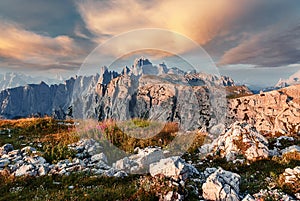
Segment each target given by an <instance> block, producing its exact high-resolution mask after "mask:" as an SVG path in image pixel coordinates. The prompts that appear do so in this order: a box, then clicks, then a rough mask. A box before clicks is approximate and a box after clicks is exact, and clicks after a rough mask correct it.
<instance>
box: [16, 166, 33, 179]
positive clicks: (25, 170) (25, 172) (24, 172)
mask: <svg viewBox="0 0 300 201" xmlns="http://www.w3.org/2000/svg"><path fill="white" fill-rule="evenodd" d="M35 175H36V171H35V168H34V166H33V165H32V164H29V165H22V166H21V167H20V168H19V169H17V171H16V172H15V176H16V177H20V176H35Z"/></svg>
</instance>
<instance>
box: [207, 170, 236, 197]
mask: <svg viewBox="0 0 300 201" xmlns="http://www.w3.org/2000/svg"><path fill="white" fill-rule="evenodd" d="M240 179H241V178H240V176H239V175H238V174H236V173H232V172H229V171H225V170H223V169H222V168H219V169H217V170H216V171H215V172H214V173H212V174H211V175H210V176H209V177H208V178H207V179H206V182H205V183H204V184H203V186H202V190H203V197H204V199H206V200H224V201H227V200H228V201H235V200H239V196H238V194H239V191H240V188H239V184H240Z"/></svg>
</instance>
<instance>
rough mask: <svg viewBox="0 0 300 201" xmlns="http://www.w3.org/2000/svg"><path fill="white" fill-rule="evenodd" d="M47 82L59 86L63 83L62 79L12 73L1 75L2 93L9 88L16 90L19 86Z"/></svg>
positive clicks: (0, 87)
mask: <svg viewBox="0 0 300 201" xmlns="http://www.w3.org/2000/svg"><path fill="white" fill-rule="evenodd" d="M42 81H43V82H45V83H47V84H58V83H62V82H63V79H62V77H57V78H56V79H55V78H53V79H51V78H47V77H41V76H38V77H33V76H29V75H25V74H23V73H16V72H10V73H5V74H0V91H2V90H4V89H8V88H14V87H19V86H25V85H27V84H38V83H40V82H42Z"/></svg>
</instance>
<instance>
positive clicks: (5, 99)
mask: <svg viewBox="0 0 300 201" xmlns="http://www.w3.org/2000/svg"><path fill="white" fill-rule="evenodd" d="M98 78H99V76H98V75H97V76H91V77H78V78H76V79H74V78H71V79H69V80H67V81H66V82H65V83H64V84H59V85H50V86H49V85H47V84H45V83H44V82H41V83H40V84H30V85H26V86H22V87H17V88H12V89H6V90H3V91H1V92H0V115H1V116H2V117H4V118H9V119H12V118H19V117H28V116H31V115H42V116H43V115H53V116H54V117H56V118H65V116H66V114H67V113H68V108H69V107H70V105H71V103H72V99H73V89H76V91H80V92H81V94H82V93H84V92H85V91H86V89H87V88H91V85H94V82H93V81H94V80H95V79H96V80H98ZM80 83H81V84H82V85H81V87H77V86H79V85H80Z"/></svg>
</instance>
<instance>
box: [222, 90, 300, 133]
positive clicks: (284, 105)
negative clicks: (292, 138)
mask: <svg viewBox="0 0 300 201" xmlns="http://www.w3.org/2000/svg"><path fill="white" fill-rule="evenodd" d="M299 97H300V85H295V86H290V87H287V88H283V89H280V90H277V91H271V92H266V93H261V94H257V95H252V96H246V97H241V98H236V99H231V100H229V104H228V109H229V112H228V113H229V114H228V122H232V121H235V120H238V121H242V120H243V121H246V122H248V123H250V124H252V125H254V126H255V127H256V129H257V130H258V131H260V132H262V133H273V134H279V135H282V134H287V133H290V134H297V133H299V132H300V110H299V108H300V98H299Z"/></svg>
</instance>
